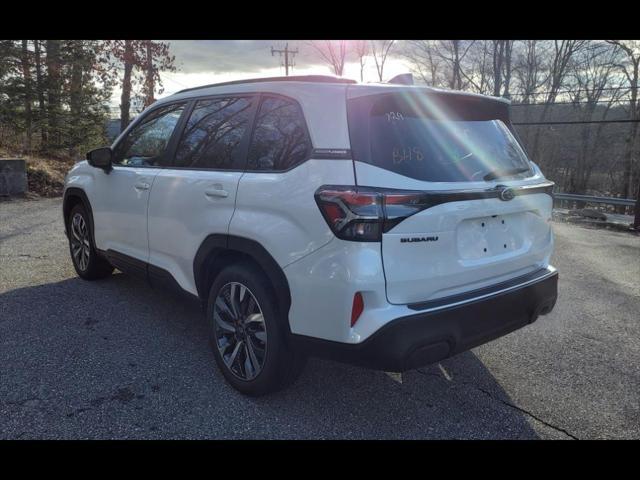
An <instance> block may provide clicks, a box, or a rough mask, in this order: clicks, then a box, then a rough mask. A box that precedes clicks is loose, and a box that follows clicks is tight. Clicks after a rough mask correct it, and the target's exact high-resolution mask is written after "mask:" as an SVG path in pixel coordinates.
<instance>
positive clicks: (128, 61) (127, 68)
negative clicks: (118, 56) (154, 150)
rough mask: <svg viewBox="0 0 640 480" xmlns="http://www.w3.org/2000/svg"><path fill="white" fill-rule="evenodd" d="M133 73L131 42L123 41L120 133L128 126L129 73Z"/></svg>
mask: <svg viewBox="0 0 640 480" xmlns="http://www.w3.org/2000/svg"><path fill="white" fill-rule="evenodd" d="M132 71H133V42H132V40H125V41H124V77H122V95H121V96H120V131H121V132H122V131H124V129H125V128H127V126H128V125H129V111H130V109H131V72H132Z"/></svg>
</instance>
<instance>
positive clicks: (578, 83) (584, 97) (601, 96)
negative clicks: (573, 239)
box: [566, 41, 621, 194]
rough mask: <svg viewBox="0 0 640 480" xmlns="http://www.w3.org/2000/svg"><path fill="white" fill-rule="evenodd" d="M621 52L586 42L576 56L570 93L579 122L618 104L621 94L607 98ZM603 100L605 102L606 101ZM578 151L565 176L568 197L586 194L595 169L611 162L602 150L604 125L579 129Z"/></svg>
mask: <svg viewBox="0 0 640 480" xmlns="http://www.w3.org/2000/svg"><path fill="white" fill-rule="evenodd" d="M620 53H621V52H620V49H619V48H618V47H617V46H613V45H609V44H606V43H604V42H598V41H593V42H589V44H587V45H586V46H585V47H584V48H583V49H582V50H580V52H579V53H578V54H577V55H576V56H577V58H576V61H575V62H573V64H572V68H571V74H570V75H571V76H572V77H573V79H574V80H575V86H574V87H572V88H573V89H574V91H573V92H571V93H570V97H571V100H572V101H573V102H574V107H575V111H576V115H575V117H576V118H577V119H578V120H582V121H590V120H594V119H596V117H597V119H600V120H602V119H604V118H606V116H607V114H608V113H609V110H610V109H611V107H612V106H613V105H614V104H615V103H616V102H617V101H618V100H619V98H620V96H621V92H620V90H614V93H613V94H612V95H610V94H608V93H607V92H609V89H610V87H612V85H613V83H614V82H615V80H616V78H615V68H616V64H617V63H618V62H619V60H620ZM605 97H606V98H605ZM579 128H580V130H581V132H580V138H581V142H580V145H581V147H580V148H579V149H578V151H577V152H576V158H575V160H576V161H575V164H574V165H573V168H571V169H570V172H569V175H568V185H566V189H567V190H568V191H569V192H571V193H578V194H585V193H587V187H588V185H589V180H590V178H591V175H592V173H593V169H594V167H596V165H598V164H600V165H601V164H602V163H609V165H612V164H613V162H611V160H612V159H611V158H608V157H609V156H608V155H606V154H605V151H604V149H603V143H604V142H602V141H601V139H602V133H603V129H604V128H605V124H603V123H600V124H597V125H596V126H594V125H589V124H584V125H581V126H580V127H579Z"/></svg>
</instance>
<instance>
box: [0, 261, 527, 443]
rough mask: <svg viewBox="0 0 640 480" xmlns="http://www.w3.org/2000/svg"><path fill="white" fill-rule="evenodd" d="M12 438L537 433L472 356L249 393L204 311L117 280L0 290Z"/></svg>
mask: <svg viewBox="0 0 640 480" xmlns="http://www.w3.org/2000/svg"><path fill="white" fill-rule="evenodd" d="M0 365H2V371H3V374H2V377H3V379H2V382H0V418H2V420H1V421H0V437H2V438H18V437H19V438H205V437H206V438H212V437H213V438H374V439H375V438H538V435H537V433H536V432H535V431H534V429H533V428H532V427H531V425H530V419H528V417H527V415H526V414H525V413H523V412H521V411H520V410H518V409H517V408H515V407H513V406H510V405H509V403H510V400H509V397H508V395H507V394H506V392H505V391H504V390H503V389H502V388H501V387H500V385H499V384H498V383H497V382H496V380H495V379H494V377H493V376H492V374H491V372H489V370H487V368H486V367H485V366H484V365H483V363H482V362H481V361H480V360H479V359H478V358H477V357H476V356H475V355H474V354H473V353H471V352H466V353H463V354H461V355H458V356H456V357H453V358H451V359H448V360H446V361H444V362H442V364H437V365H432V366H429V367H425V368H422V369H420V370H419V371H412V372H409V373H408V374H405V378H404V382H403V383H402V384H399V383H397V382H395V381H393V380H392V379H391V378H390V377H389V376H387V375H386V374H384V373H382V372H378V371H371V370H366V369H361V368H356V367H352V366H348V365H342V364H339V363H334V362H329V361H324V360H318V359H311V360H309V362H308V364H307V367H306V370H305V371H304V373H303V374H302V376H301V377H300V378H299V379H298V381H297V382H296V383H295V384H294V385H292V386H291V387H290V388H288V389H287V390H285V391H282V392H279V393H276V394H273V395H270V396H267V397H262V398H258V399H254V398H247V397H243V396H242V395H240V394H238V393H237V392H235V391H234V390H233V389H231V387H229V386H228V385H227V384H226V383H225V382H224V379H223V377H222V375H221V374H220V373H219V372H218V371H217V370H216V366H215V363H214V359H213V355H212V353H211V351H210V348H209V345H208V342H207V335H206V329H205V321H204V317H203V314H202V312H201V310H200V308H199V305H198V304H197V303H195V302H187V301H185V300H184V299H181V298H179V297H178V296H173V295H172V294H168V293H166V292H164V291H157V290H152V289H151V288H149V287H148V286H147V285H146V284H145V283H144V282H142V281H140V280H138V279H135V278H132V277H129V276H126V275H123V274H119V273H117V274H115V275H113V276H112V277H111V278H109V279H106V280H102V281H97V282H85V281H82V280H80V279H78V278H73V279H68V280H64V281H61V282H58V283H51V284H45V285H39V286H34V287H28V288H22V289H17V290H13V291H9V292H6V293H3V294H0Z"/></svg>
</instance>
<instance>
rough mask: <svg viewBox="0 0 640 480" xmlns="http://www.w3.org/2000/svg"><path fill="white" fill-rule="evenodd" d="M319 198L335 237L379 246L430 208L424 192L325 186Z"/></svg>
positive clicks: (321, 189) (318, 194) (317, 199)
mask: <svg viewBox="0 0 640 480" xmlns="http://www.w3.org/2000/svg"><path fill="white" fill-rule="evenodd" d="M315 197H316V202H317V204H318V207H320V211H321V212H322V215H323V216H324V219H325V220H326V221H327V224H328V225H329V227H330V228H331V230H332V231H333V233H334V234H335V235H336V236H337V237H338V238H341V239H343V240H352V241H358V242H379V241H380V240H381V239H382V233H383V232H388V231H389V230H391V229H392V228H393V227H395V226H396V225H397V224H398V223H400V222H401V221H402V220H404V219H405V218H407V217H409V216H411V215H413V214H414V213H417V212H419V211H421V210H423V209H425V208H427V207H428V206H429V205H430V202H429V200H428V196H427V195H425V194H424V192H405V191H395V190H382V189H377V188H362V187H360V188H359V187H345V186H339V187H333V186H323V187H320V188H319V189H318V190H317V191H316V194H315Z"/></svg>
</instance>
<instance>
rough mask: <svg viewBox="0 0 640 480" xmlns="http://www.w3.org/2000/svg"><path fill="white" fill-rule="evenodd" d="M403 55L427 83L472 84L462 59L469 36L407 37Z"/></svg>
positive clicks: (453, 86) (470, 43)
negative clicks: (461, 38) (460, 37)
mask: <svg viewBox="0 0 640 480" xmlns="http://www.w3.org/2000/svg"><path fill="white" fill-rule="evenodd" d="M408 43H409V48H408V49H407V50H406V51H405V57H406V58H407V59H408V60H409V61H410V62H411V64H412V67H413V70H414V71H416V72H417V73H418V74H419V75H420V76H421V77H422V78H423V80H425V81H426V83H428V84H429V85H433V86H439V87H447V88H451V89H455V90H463V89H465V88H467V87H468V86H469V85H471V86H473V85H472V82H471V79H472V78H473V76H472V75H468V74H467V73H466V72H465V67H464V62H465V61H466V57H467V54H468V53H469V50H470V49H471V47H473V45H474V43H475V41H473V40H470V41H469V40H410V41H408Z"/></svg>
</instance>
